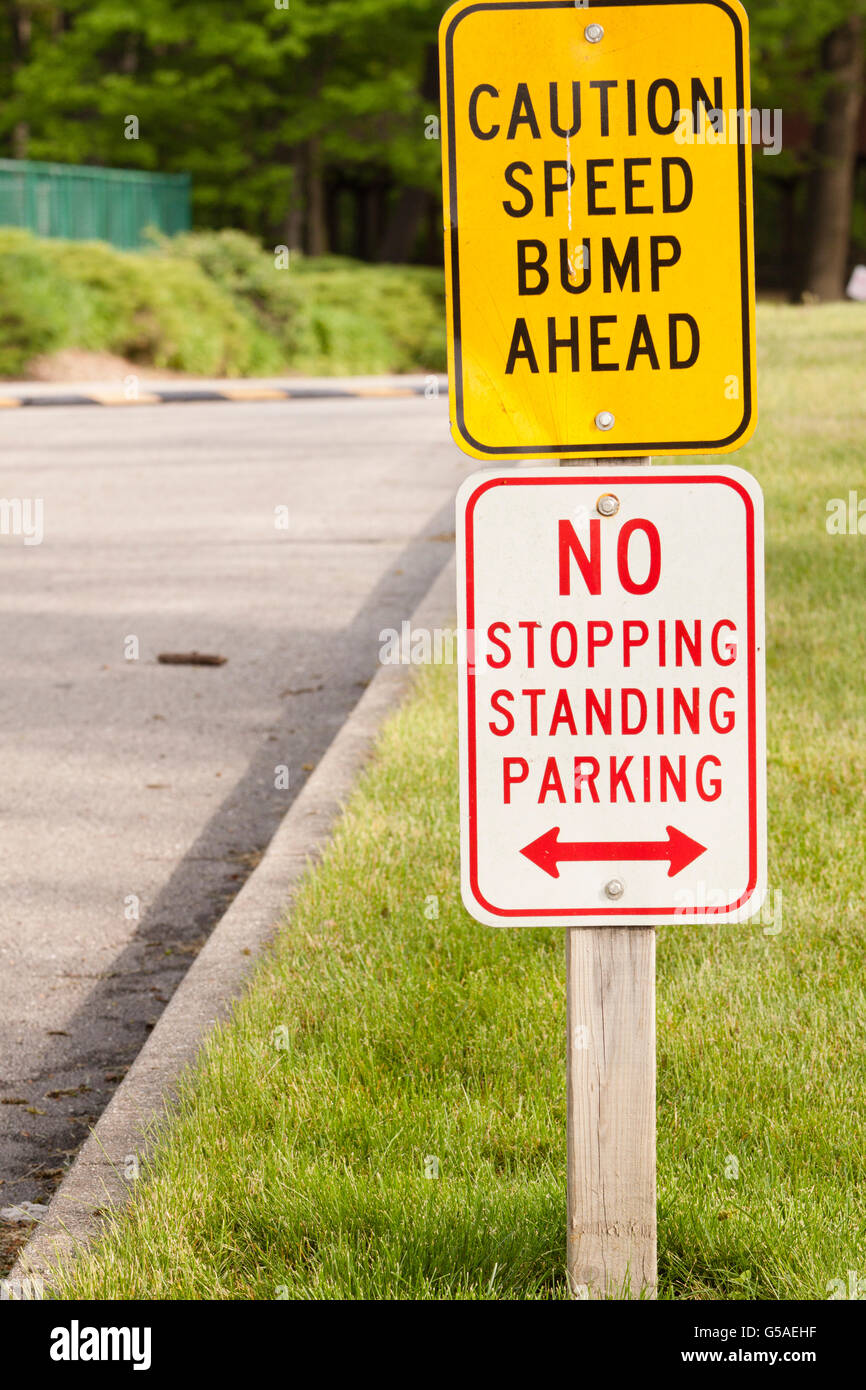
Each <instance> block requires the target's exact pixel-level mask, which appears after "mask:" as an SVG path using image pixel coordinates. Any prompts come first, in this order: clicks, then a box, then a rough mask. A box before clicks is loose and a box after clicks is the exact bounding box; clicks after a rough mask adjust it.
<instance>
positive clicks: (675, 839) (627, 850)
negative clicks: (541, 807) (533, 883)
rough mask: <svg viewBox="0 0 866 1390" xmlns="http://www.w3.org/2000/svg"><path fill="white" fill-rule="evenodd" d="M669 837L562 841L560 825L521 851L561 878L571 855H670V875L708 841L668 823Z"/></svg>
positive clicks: (627, 857)
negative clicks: (699, 841) (662, 838)
mask: <svg viewBox="0 0 866 1390" xmlns="http://www.w3.org/2000/svg"><path fill="white" fill-rule="evenodd" d="M665 829H666V831H667V834H668V838H667V839H666V840H626V841H622V840H596V841H592V840H590V841H586V842H585V843H584V844H580V843H568V842H566V843H564V844H560V841H559V826H558V825H557V826H555V827H554V828H553V830H546V831H545V832H544V834H543V835H539V837H538V839H537V840H533V841H532V844H530V845H527V846H526V848H525V849H522V850H521V851H520V853H521V854H525V855H526V857H527V859H529V860H531V861H532V863H533V864H536V865H537V866H538V868H539V869H543V870H544V872H545V873H546V874H550V877H551V878H559V865H560V864H561V863H562V862H563V861H564V860H567V859H616V860H622V859H669V860H670V867H669V868H668V878H673V876H674V874H678V873H680V872H681V870H683V869H685V868H687V867H688V866H689V864H691V863H692V861H693V860H695V859H697V857H698V855H699V854H704V853H705V851H706V848H707V847H706V845H701V844H698V841H697V840H693V839H692V838H691V836H689V835H684V834H683V832H682V830H676V829H675V828H674V827H673V826H672V825H666V826H665Z"/></svg>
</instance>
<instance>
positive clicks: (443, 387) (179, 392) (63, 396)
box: [0, 373, 448, 410]
mask: <svg viewBox="0 0 866 1390" xmlns="http://www.w3.org/2000/svg"><path fill="white" fill-rule="evenodd" d="M432 379H435V381H436V384H437V390H438V391H440V392H441V393H442V394H443V395H444V394H445V393H446V392H447V390H448V382H447V379H446V378H444V377H440V376H438V375H436V374H435V373H433V374H431V380H432ZM426 394H427V386H426V385H420V386H419V385H417V384H413V383H406V384H405V385H400V384H385V385H381V386H376V385H373V386H363V385H358V386H337V385H329V386H305V385H298V386H278V385H272V384H270V383H268V382H261V383H256V382H247V383H246V384H245V385H240V384H238V385H232V384H230V383H227V384H226V385H224V386H221V387H219V386H175V387H163V386H150V387H149V386H148V385H147V383H143V384H142V385H141V386H140V387H139V389H138V391H137V392H136V394H135V395H133V396H128V395H126V394H125V393H124V392H123V391H122V390H118V389H117V387H98V386H95V387H93V388H92V389H91V390H87V389H85V390H80V391H79V390H73V391H54V392H49V391H45V392H35V391H29V392H19V391H12V392H9V394H6V395H4V394H0V410H15V409H18V408H19V407H20V408H24V407H29V406H49V405H177V404H182V403H187V404H200V403H201V402H202V401H233V402H234V403H235V404H238V403H243V402H244V401H256V402H259V401H320V400H356V399H358V398H359V397H363V398H367V399H375V400H382V399H390V398H391V397H394V396H425V395H426Z"/></svg>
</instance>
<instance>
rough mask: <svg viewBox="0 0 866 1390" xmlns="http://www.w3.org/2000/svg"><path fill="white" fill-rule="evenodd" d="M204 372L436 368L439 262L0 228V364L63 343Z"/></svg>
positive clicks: (5, 369)
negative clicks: (390, 261) (285, 255)
mask: <svg viewBox="0 0 866 1390" xmlns="http://www.w3.org/2000/svg"><path fill="white" fill-rule="evenodd" d="M69 347H74V348H83V349H87V350H89V351H93V352H98V351H102V352H111V353H115V354H117V355H119V356H122V357H126V358H127V359H129V360H130V361H132V362H134V363H137V364H140V365H142V366H148V367H157V368H168V369H170V370H172V371H184V372H192V373H196V374H198V375H204V376H209V375H214V376H256V375H273V374H279V373H282V372H300V373H303V372H308V373H315V374H317V375H339V374H351V373H377V372H407V371H429V372H436V371H440V370H444V368H445V329H444V298H443V288H442V275H441V273H440V272H438V271H435V270H429V269H425V268H423V267H418V266H385V265H362V264H360V263H359V262H354V261H349V260H341V259H337V258H335V257H330V258H325V259H318V260H317V259H305V258H303V257H300V256H293V257H292V258H291V260H290V263H289V266H288V268H282V267H280V266H278V265H277V261H276V258H275V256H274V254H273V251H267V250H263V249H262V247H261V246H260V245H259V244H258V242H256V241H255V240H254V239H253V238H252V237H249V236H246V235H245V234H244V233H242V232H234V231H224V232H196V233H190V234H188V235H185V236H179V237H175V238H173V239H168V238H161V239H159V240H158V241H157V242H156V244H155V245H154V246H153V247H151V248H149V249H146V250H143V251H119V250H117V248H115V247H112V246H107V245H105V244H104V243H101V242H80V241H61V240H40V239H39V238H38V237H34V236H32V235H31V234H30V233H29V232H24V231H20V230H18V229H16V228H9V227H5V228H0V376H7V377H8V376H22V375H26V373H27V369H28V365H29V363H30V362H31V361H32V359H33V358H34V357H36V356H37V355H41V354H44V353H51V352H55V351H58V350H59V349H62V348H69Z"/></svg>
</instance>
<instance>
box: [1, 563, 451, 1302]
mask: <svg viewBox="0 0 866 1390" xmlns="http://www.w3.org/2000/svg"><path fill="white" fill-rule="evenodd" d="M455 608H456V601H455V561H454V558H453V557H452V558H451V559H450V560H449V561H447V562H446V564H445V565H444V567H443V568H442V570H440V572H439V575H438V576H437V578H436V579H435V580H434V581H433V583H432V585H431V586H430V588H429V589H428V591H427V593H426V594H425V596H424V598H423V599H422V600H421V602H420V604H419V605H418V606H417V608H416V609H415V612H414V613H413V614H412V618H411V626H412V629H413V630H416V629H427V630H428V631H430V632H432V631H434V630H435V629H436V628H446V627H449V626H453V620H454V612H455ZM412 672H413V668H412V666H410V665H387V666H380V667H379V669H378V671H377V672H376V675H375V676H374V677H373V679H372V680H371V682H370V684H369V686H368V687H367V689H366V690H365V692H364V694H363V695H362V696H361V699H360V700H359V701H358V703H357V705H356V706H355V708H354V709H353V710H352V712H351V713H350V714H349V716H348V718H347V719H346V721H345V723H344V724H343V725H342V727H341V728H340V730H339V732H338V733H337V734H336V736H335V738H334V739H333V741H332V742H331V744H330V745H329V747H328V749H327V752H326V753H325V754H324V756H323V758H322V760H321V762H320V763H319V764H318V766H317V767H316V769H315V771H314V772H313V773H312V774H311V775H310V777H309V779H308V781H307V782H306V784H305V786H304V788H303V790H302V791H301V792H300V794H299V795H298V797H297V799H296V800H295V801H294V802H293V803H292V805H291V807H290V808H289V810H288V811H287V812H286V814H285V816H284V818H283V820H282V821H281V822H280V825H279V826H278V828H277V830H276V832H275V834H274V836H273V838H272V840H271V842H270V844H269V846H268V848H267V850H266V852H265V854H264V857H263V858H262V861H261V863H260V864H259V865H258V866H257V868H256V869H255V870H254V871H253V873H252V874H251V875H250V877H249V878H248V879H247V881H246V883H245V884H244V886H243V888H242V889H241V891H240V892H239V893H238V895H237V897H236V898H235V899H234V901H233V903H232V904H231V906H230V907H229V908H228V910H227V911H226V913H225V914H224V916H223V917H221V918H220V920H219V922H218V923H217V925H216V926H215V927H214V929H213V931H212V932H211V935H210V936H209V937H208V940H207V942H206V943H205V945H204V947H203V948H202V950H201V952H200V953H199V955H198V956H197V957H196V959H195V961H194V962H193V964H192V965H191V966H190V968H189V970H188V971H187V973H186V975H185V976H184V977H183V979H182V980H181V982H180V984H179V985H178V987H177V989H176V990H175V992H174V994H173V995H172V997H171V999H170V1001H169V1003H168V1004H167V1005H166V1007H165V1009H164V1011H163V1013H162V1014H161V1015H160V1018H159V1020H158V1022H157V1024H156V1026H155V1028H154V1030H153V1032H152V1033H151V1035H150V1037H149V1038H148V1039H147V1042H146V1043H145V1044H144V1046H143V1048H142V1049H141V1051H140V1053H139V1054H138V1056H137V1057H136V1059H135V1061H134V1062H133V1064H132V1066H131V1067H130V1069H129V1071H128V1072H127V1074H126V1076H125V1078H124V1080H123V1081H122V1082H121V1084H120V1086H119V1087H118V1089H117V1091H116V1092H115V1094H114V1096H113V1097H112V1099H111V1101H110V1102H109V1104H108V1106H107V1107H106V1109H105V1110H104V1111H103V1113H102V1115H101V1116H100V1118H99V1120H98V1121H97V1123H96V1125H95V1126H94V1127H93V1129H92V1130H91V1132H90V1134H89V1136H88V1138H87V1139H86V1140H85V1142H84V1144H83V1146H82V1147H81V1149H80V1150H79V1152H78V1154H77V1155H76V1157H75V1159H74V1161H73V1163H72V1166H71V1167H70V1169H69V1172H68V1173H67V1175H66V1177H65V1178H64V1179H63V1181H62V1183H61V1185H60V1187H59V1188H58V1189H57V1191H56V1192H55V1194H54V1196H53V1197H52V1199H51V1203H50V1205H49V1207H48V1211H47V1213H46V1215H45V1216H44V1217H43V1219H42V1220H41V1221H40V1223H39V1225H38V1227H37V1228H36V1230H35V1231H34V1233H33V1235H32V1236H31V1237H30V1240H29V1241H28V1242H27V1244H26V1245H25V1246H24V1248H23V1249H22V1250H21V1252H20V1254H19V1256H18V1259H17V1260H16V1262H15V1265H14V1266H13V1268H12V1270H11V1271H10V1273H9V1275H8V1276H7V1279H6V1281H5V1283H6V1287H7V1288H11V1289H12V1290H14V1289H15V1288H16V1287H19V1286H23V1288H24V1289H26V1290H27V1292H26V1293H25V1294H24V1296H25V1297H33V1291H34V1283H33V1281H34V1280H40V1279H41V1280H42V1281H43V1284H44V1288H45V1290H46V1291H47V1290H50V1280H51V1273H52V1271H53V1270H55V1269H58V1268H59V1267H61V1266H68V1265H69V1263H70V1262H71V1261H73V1260H74V1259H75V1258H76V1256H77V1255H79V1254H80V1253H82V1252H83V1251H84V1250H85V1249H86V1248H87V1246H88V1245H89V1243H90V1242H91V1241H92V1240H93V1239H94V1237H95V1236H97V1235H98V1234H99V1232H100V1229H101V1227H102V1224H103V1223H102V1221H101V1216H102V1215H103V1214H104V1213H105V1212H106V1211H107V1210H110V1209H111V1208H115V1207H117V1206H119V1205H122V1204H124V1203H126V1201H127V1200H128V1198H129V1196H130V1193H131V1180H130V1179H128V1178H127V1177H126V1176H125V1175H124V1173H125V1170H130V1169H133V1168H134V1164H133V1159H135V1158H138V1159H139V1160H140V1159H141V1157H142V1155H143V1154H145V1153H146V1152H147V1150H148V1147H149V1144H150V1143H151V1142H152V1131H153V1127H154V1122H155V1121H157V1120H159V1119H160V1118H161V1117H162V1116H164V1115H165V1114H166V1113H167V1111H168V1109H169V1107H170V1104H171V1098H172V1095H173V1093H174V1088H175V1086H176V1083H177V1081H178V1078H179V1077H180V1075H181V1073H182V1072H184V1071H185V1070H186V1069H187V1068H188V1067H189V1066H190V1065H191V1064H192V1063H194V1061H195V1059H196V1057H197V1056H198V1054H199V1051H200V1049H201V1047H202V1045H203V1044H204V1042H205V1041H206V1039H207V1037H208V1035H209V1034H210V1033H211V1031H212V1030H213V1028H214V1027H215V1026H216V1025H217V1024H218V1023H220V1022H222V1021H224V1020H225V1019H226V1018H227V1017H228V1016H229V1014H230V1012H231V1009H232V1006H233V1005H234V1003H235V1002H236V1000H237V999H238V998H239V997H240V995H241V994H242V992H243V989H244V987H245V986H246V984H247V982H248V980H249V978H250V976H251V975H252V973H253V971H254V970H255V968H256V966H257V964H258V962H259V960H260V957H261V954H262V951H263V949H264V948H265V947H266V946H267V944H268V943H269V941H270V940H271V939H272V937H273V934H274V931H275V929H276V927H277V925H278V923H279V921H280V918H281V917H282V916H283V915H284V914H285V912H286V911H287V910H288V909H290V908H291V905H292V902H293V899H294V895H295V893H296V891H297V888H298V885H299V883H300V881H301V879H302V878H303V876H304V874H305V871H306V870H307V868H308V867H309V865H310V864H311V863H314V862H315V861H316V860H317V859H318V858H319V857H320V856H321V853H322V851H323V850H324V848H325V847H326V845H327V843H328V841H329V840H330V837H331V833H332V831H333V828H334V825H335V823H336V821H337V820H338V818H339V816H340V814H341V812H342V810H343V807H344V805H345V802H346V800H347V798H348V797H349V795H350V794H351V792H352V790H353V788H354V785H355V783H356V781H357V778H358V775H359V773H360V772H361V770H362V768H363V767H364V765H365V763H366V762H367V761H368V759H369V757H370V754H371V753H372V751H373V748H374V745H375V743H376V740H377V738H378V735H379V733H380V731H381V729H382V726H383V724H384V722H385V720H386V719H387V717H388V716H389V715H390V714H392V713H393V712H394V711H395V710H396V709H397V707H398V706H399V705H400V704H401V703H402V701H403V699H404V697H405V695H406V694H407V691H408V689H409V686H410V682H411V678H412ZM27 1281H29V1284H28V1283H27ZM36 1287H38V1285H37V1286H36ZM37 1296H38V1295H37ZM12 1297H15V1295H14V1293H13V1294H12Z"/></svg>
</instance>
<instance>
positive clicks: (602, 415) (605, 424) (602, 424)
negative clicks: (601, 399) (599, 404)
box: [595, 410, 616, 430]
mask: <svg viewBox="0 0 866 1390" xmlns="http://www.w3.org/2000/svg"><path fill="white" fill-rule="evenodd" d="M615 424H616V416H614V415H611V413H610V411H609V410H600V411H599V412H598V414H597V415H596V417H595V427H596V429H599V430H612V429H613V427H614V425H615Z"/></svg>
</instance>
